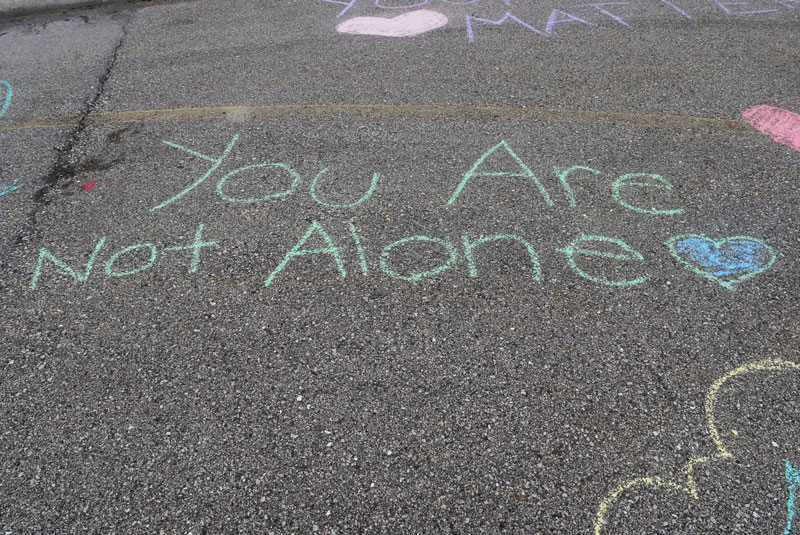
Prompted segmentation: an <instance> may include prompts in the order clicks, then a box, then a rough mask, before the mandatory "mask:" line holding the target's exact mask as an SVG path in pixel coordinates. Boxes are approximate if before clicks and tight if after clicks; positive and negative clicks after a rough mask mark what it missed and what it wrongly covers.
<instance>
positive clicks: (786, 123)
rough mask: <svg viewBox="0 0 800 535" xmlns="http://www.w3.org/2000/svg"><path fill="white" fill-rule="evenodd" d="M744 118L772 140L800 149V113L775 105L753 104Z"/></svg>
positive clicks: (743, 115)
mask: <svg viewBox="0 0 800 535" xmlns="http://www.w3.org/2000/svg"><path fill="white" fill-rule="evenodd" d="M742 118H743V119H744V120H745V121H747V122H748V123H750V124H751V125H753V126H754V127H755V129H756V130H758V131H759V132H764V133H765V134H769V135H770V136H772V140H773V141H776V142H778V143H781V144H783V145H786V146H787V147H790V148H792V149H794V150H796V151H800V115H798V114H796V113H792V112H790V111H788V110H783V109H781V108H775V107H773V106H767V105H762V106H753V107H752V108H749V109H747V110H745V111H744V113H742Z"/></svg>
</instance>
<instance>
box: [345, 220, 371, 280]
mask: <svg viewBox="0 0 800 535" xmlns="http://www.w3.org/2000/svg"><path fill="white" fill-rule="evenodd" d="M347 228H348V230H349V231H350V235H351V236H352V237H353V242H355V244H356V253H357V254H358V265H359V267H361V273H363V274H364V275H366V274H367V269H368V268H367V257H366V256H365V255H364V248H363V247H362V246H361V238H359V237H358V229H357V228H356V224H355V220H354V219H352V218H350V220H348V221H347Z"/></svg>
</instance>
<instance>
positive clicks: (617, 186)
mask: <svg viewBox="0 0 800 535" xmlns="http://www.w3.org/2000/svg"><path fill="white" fill-rule="evenodd" d="M636 177H649V178H651V179H653V180H654V181H655V183H653V182H638V181H637V182H632V181H631V179H634V178H636ZM631 187H640V188H658V189H665V190H667V191H671V190H672V184H670V183H669V181H668V180H667V179H665V178H664V177H662V176H661V175H656V174H653V173H630V174H627V175H622V176H621V177H619V178H617V179H616V180H615V181H614V182H613V183H612V184H611V191H612V192H613V196H614V200H616V201H617V202H618V203H619V205H620V206H622V207H623V208H627V209H628V210H633V211H634V212H639V213H640V214H651V215H678V214H682V213H683V210H681V209H676V210H656V209H655V208H641V207H639V206H633V205H632V204H629V203H628V202H626V201H625V199H623V198H622V195H621V194H620V190H621V189H622V188H631Z"/></svg>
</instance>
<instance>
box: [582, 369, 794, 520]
mask: <svg viewBox="0 0 800 535" xmlns="http://www.w3.org/2000/svg"><path fill="white" fill-rule="evenodd" d="M785 370H795V371H800V364H798V363H796V362H791V361H788V360H760V361H757V362H751V363H749V364H745V365H744V366H741V367H739V368H736V369H735V370H733V371H731V372H728V373H726V374H725V375H723V376H722V377H720V378H719V379H717V380H716V381H714V384H712V385H711V388H709V389H708V392H707V393H706V399H705V410H706V422H707V424H708V431H709V433H710V434H711V440H712V441H713V442H714V446H715V447H716V448H717V451H716V452H715V453H714V455H713V456H711V457H693V458H692V459H690V460H689V462H687V463H686V466H685V468H684V469H683V472H684V474H685V476H686V484H685V485H682V484H680V483H677V482H675V481H671V480H661V479H655V478H652V477H639V478H636V479H631V480H630V481H627V482H625V483H623V484H622V485H619V486H618V487H616V488H615V489H614V490H612V491H611V492H610V493H609V494H608V495H606V497H605V498H604V499H603V501H602V502H601V503H600V507H599V508H598V509H597V516H596V517H595V522H594V533H595V535H602V532H603V527H604V526H605V525H606V523H607V520H606V516H607V514H608V510H609V508H611V506H612V505H614V502H616V501H617V499H618V498H619V497H620V495H622V494H623V493H624V492H626V491H627V490H629V489H631V488H633V487H638V486H646V487H656V488H659V487H664V488H669V489H673V490H677V491H679V492H684V493H686V494H688V495H689V496H691V497H692V498H694V499H698V497H699V496H698V490H697V483H696V482H695V479H694V473H693V471H694V466H695V465H697V464H702V463H707V462H711V461H717V460H720V459H732V458H733V454H732V453H730V452H729V451H728V450H727V448H725V444H724V443H723V442H722V438H721V436H720V434H719V431H718V430H717V424H716V422H715V420H714V408H715V406H716V402H717V395H718V394H719V390H720V388H722V385H724V384H725V383H726V382H728V381H729V380H731V379H733V378H734V377H736V376H737V375H742V374H746V373H751V372H756V371H785Z"/></svg>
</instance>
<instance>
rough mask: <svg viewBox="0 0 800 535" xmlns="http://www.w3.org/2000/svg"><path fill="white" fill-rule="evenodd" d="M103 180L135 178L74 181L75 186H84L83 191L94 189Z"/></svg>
mask: <svg viewBox="0 0 800 535" xmlns="http://www.w3.org/2000/svg"><path fill="white" fill-rule="evenodd" d="M101 182H133V180H87V181H85V182H73V183H72V184H73V185H74V186H82V188H81V189H82V190H83V191H92V190H93V189H94V187H95V186H96V185H97V184H100V183H101Z"/></svg>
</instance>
